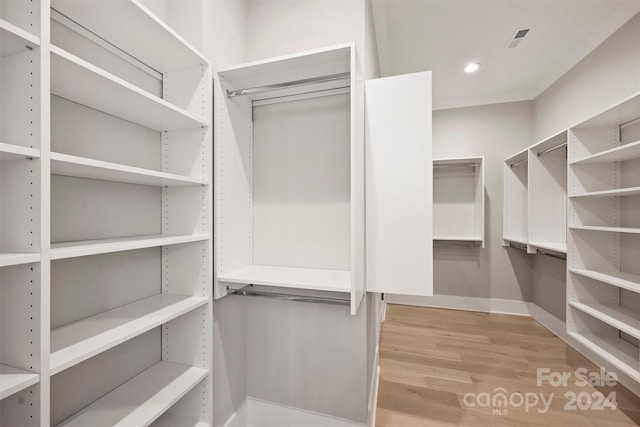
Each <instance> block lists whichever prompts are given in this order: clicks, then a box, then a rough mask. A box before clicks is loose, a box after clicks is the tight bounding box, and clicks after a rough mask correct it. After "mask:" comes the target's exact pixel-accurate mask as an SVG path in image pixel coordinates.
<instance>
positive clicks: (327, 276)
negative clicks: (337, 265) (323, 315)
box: [218, 265, 351, 292]
mask: <svg viewBox="0 0 640 427" xmlns="http://www.w3.org/2000/svg"><path fill="white" fill-rule="evenodd" d="M218 280H219V281H221V282H225V283H239V284H245V285H264V286H277V287H286V288H299V289H312V290H318V291H331V292H350V291H351V272H350V271H347V270H323V269H315V268H295V267H274V266H268V265H250V266H248V267H245V268H242V269H240V270H236V271H233V272H231V273H227V274H221V275H219V276H218Z"/></svg>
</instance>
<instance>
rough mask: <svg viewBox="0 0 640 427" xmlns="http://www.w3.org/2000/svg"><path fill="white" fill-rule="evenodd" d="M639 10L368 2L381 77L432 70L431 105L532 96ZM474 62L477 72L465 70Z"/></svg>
mask: <svg viewBox="0 0 640 427" xmlns="http://www.w3.org/2000/svg"><path fill="white" fill-rule="evenodd" d="M639 11H640V0H373V14H374V25H375V32H376V38H377V43H378V55H379V60H380V71H381V75H382V76H383V77H385V76H392V75H398V74H405V73H412V72H417V71H425V70H432V71H433V107H434V109H444V108H455V107H463V106H470V105H481V104H492V103H498V102H512V101H521V100H530V99H534V98H535V97H536V96H537V95H539V94H540V93H541V92H542V91H543V90H544V89H546V88H547V87H549V86H550V85H551V84H552V83H553V82H554V81H556V80H557V79H558V78H559V77H560V76H562V75H563V74H564V73H565V72H567V71H568V70H569V69H570V68H571V67H573V66H574V65H575V64H577V63H578V62H579V61H580V60H581V59H583V58H584V57H585V56H586V55H587V54H588V53H589V52H591V51H592V50H593V49H595V48H596V47H597V46H598V45H599V44H600V43H602V42H603V41H604V40H606V38H607V37H609V36H610V35H611V34H613V33H614V32H615V31H616V30H617V29H618V28H620V27H621V26H622V25H623V24H624V23H625V22H627V21H628V20H629V19H630V18H631V17H633V16H634V15H635V14H636V13H638V12H639ZM521 28H530V29H531V31H529V33H528V34H527V35H526V37H525V38H524V39H522V41H521V43H520V45H519V46H518V47H516V48H512V49H508V48H507V45H508V43H509V42H510V40H511V39H512V37H513V36H514V34H515V32H516V30H518V29H521ZM472 61H476V62H479V63H480V64H482V66H481V67H480V70H479V71H477V72H476V73H474V74H466V73H464V72H463V71H462V69H463V67H464V66H465V65H466V64H467V63H469V62H472Z"/></svg>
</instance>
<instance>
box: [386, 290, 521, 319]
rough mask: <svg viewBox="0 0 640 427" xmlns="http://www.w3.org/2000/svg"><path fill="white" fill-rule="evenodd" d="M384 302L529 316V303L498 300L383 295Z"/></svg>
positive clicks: (452, 296)
mask: <svg viewBox="0 0 640 427" xmlns="http://www.w3.org/2000/svg"><path fill="white" fill-rule="evenodd" d="M385 301H386V302H387V303H389V304H405V305H415V306H420V307H433V308H447V309H452V310H467V311H482V312H486V313H498V314H512V315H515V316H530V315H531V313H530V311H529V303H527V302H525V301H517V300H507V299H498V298H476V297H460V296H454V295H434V296H432V297H416V296H407V295H395V294H385Z"/></svg>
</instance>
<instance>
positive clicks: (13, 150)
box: [0, 142, 40, 161]
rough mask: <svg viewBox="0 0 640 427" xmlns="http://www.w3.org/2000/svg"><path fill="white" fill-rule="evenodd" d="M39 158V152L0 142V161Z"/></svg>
mask: <svg viewBox="0 0 640 427" xmlns="http://www.w3.org/2000/svg"><path fill="white" fill-rule="evenodd" d="M38 157H40V150H37V149H35V148H29V147H22V146H20V145H14V144H6V143H4V142H0V161H4V160H20V159H27V158H38Z"/></svg>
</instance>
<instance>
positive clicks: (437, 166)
mask: <svg viewBox="0 0 640 427" xmlns="http://www.w3.org/2000/svg"><path fill="white" fill-rule="evenodd" d="M433 240H434V242H437V241H443V242H468V243H473V244H477V245H479V246H480V247H483V248H484V158H483V157H464V158H463V157H460V158H447V159H433Z"/></svg>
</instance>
